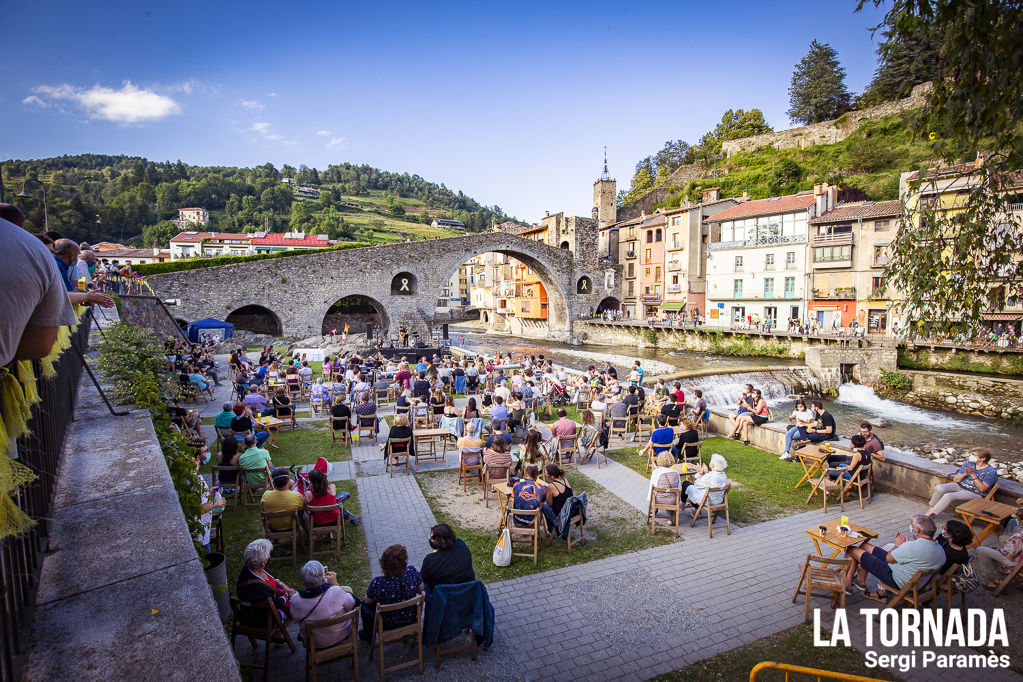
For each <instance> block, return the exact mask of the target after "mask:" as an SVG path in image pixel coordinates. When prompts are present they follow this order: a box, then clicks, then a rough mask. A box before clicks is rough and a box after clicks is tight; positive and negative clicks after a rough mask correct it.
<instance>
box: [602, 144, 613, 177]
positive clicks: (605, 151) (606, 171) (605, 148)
mask: <svg viewBox="0 0 1023 682" xmlns="http://www.w3.org/2000/svg"><path fill="white" fill-rule="evenodd" d="M600 179H601V180H610V179H611V173H609V172H608V170H607V145H604V173H603V174H602V175H601V176H600Z"/></svg>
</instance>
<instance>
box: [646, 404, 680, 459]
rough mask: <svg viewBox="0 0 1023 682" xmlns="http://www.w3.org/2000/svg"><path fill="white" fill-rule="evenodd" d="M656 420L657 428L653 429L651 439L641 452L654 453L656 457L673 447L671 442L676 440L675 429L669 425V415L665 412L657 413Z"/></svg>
mask: <svg viewBox="0 0 1023 682" xmlns="http://www.w3.org/2000/svg"><path fill="white" fill-rule="evenodd" d="M655 421H656V423H657V428H656V429H654V430H653V432H652V433H651V434H650V440H649V441H648V442H647V444H646V445H644V446H643V449H642V450H640V451H639V452H640V454H643V453H647V454H652V455H653V456H654V457H655V458H656V457H657V455H659V454H661V453H662V452H668V450H670V449H671V444H672V443H674V442H675V429H673V428H671V427H670V426H667V423H668V417H666V416H665V415H663V414H659V415H657V417H656V419H655Z"/></svg>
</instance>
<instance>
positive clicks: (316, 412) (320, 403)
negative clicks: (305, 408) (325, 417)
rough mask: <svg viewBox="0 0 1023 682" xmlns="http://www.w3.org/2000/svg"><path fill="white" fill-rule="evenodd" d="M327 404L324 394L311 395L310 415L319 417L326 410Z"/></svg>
mask: <svg viewBox="0 0 1023 682" xmlns="http://www.w3.org/2000/svg"><path fill="white" fill-rule="evenodd" d="M326 407H327V404H326V403H325V402H324V399H323V397H322V394H321V395H320V396H313V395H310V396H309V416H310V417H319V416H320V415H322V414H323V413H324V412H325V411H326Z"/></svg>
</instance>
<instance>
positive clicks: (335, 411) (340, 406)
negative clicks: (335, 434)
mask: <svg viewBox="0 0 1023 682" xmlns="http://www.w3.org/2000/svg"><path fill="white" fill-rule="evenodd" d="M330 418H331V419H332V420H334V428H335V429H337V428H338V427H339V426H341V422H340V421H337V420H340V419H347V420H348V428H349V429H351V428H354V424H352V410H351V408H349V407H348V405H346V404H345V397H344V395H339V396H337V397H336V398H334V404H333V405H332V406H331V408H330Z"/></svg>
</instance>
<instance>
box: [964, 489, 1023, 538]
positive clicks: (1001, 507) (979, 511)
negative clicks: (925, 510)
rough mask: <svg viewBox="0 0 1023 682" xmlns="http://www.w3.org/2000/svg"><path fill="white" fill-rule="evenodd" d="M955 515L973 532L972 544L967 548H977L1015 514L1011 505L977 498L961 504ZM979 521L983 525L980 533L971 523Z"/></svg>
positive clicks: (1014, 508)
mask: <svg viewBox="0 0 1023 682" xmlns="http://www.w3.org/2000/svg"><path fill="white" fill-rule="evenodd" d="M955 513H956V514H958V515H959V516H961V517H962V519H963V521H964V522H966V525H967V526H969V527H970V530H972V531H973V542H971V543H970V545H969V547H971V548H972V547H979V546H980V545H981V543H983V542H984V540H986V539H987V538H988V537H990V536H991V535H992V534H994V533H996V532H997V531H998V529H999V528H1000V527H1001V525H1002V523H1004V522H1005V520H1006V519H1008V518H1009V517H1010V516H1012V515H1013V514H1015V513H1016V507H1014V506H1012V505H1011V504H1002V503H1001V502H995V501H994V500H988V499H985V498H983V497H978V498H977V499H974V500H969V501H968V502H963V503H962V504H961V505H959V506H958V507H956V511H955ZM975 521H979V522H980V523H981V524H983V525H982V526H981V528H980V531H977V530H976V529H975V528H974V526H973V523H974V522H975Z"/></svg>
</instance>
